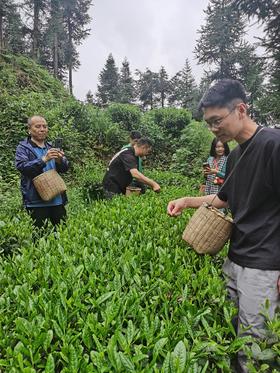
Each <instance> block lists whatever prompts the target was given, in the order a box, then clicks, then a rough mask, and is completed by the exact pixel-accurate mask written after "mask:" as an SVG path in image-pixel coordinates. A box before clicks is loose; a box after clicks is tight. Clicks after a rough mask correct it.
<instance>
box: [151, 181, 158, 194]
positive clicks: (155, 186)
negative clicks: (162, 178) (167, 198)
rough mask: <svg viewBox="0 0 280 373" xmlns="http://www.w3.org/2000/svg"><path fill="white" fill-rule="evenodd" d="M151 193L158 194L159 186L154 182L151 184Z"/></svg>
mask: <svg viewBox="0 0 280 373" xmlns="http://www.w3.org/2000/svg"><path fill="white" fill-rule="evenodd" d="M152 188H153V191H154V192H156V193H159V192H160V186H159V184H158V183H156V182H154V184H153V187H152Z"/></svg>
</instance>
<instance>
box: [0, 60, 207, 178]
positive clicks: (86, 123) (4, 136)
mask: <svg viewBox="0 0 280 373" xmlns="http://www.w3.org/2000/svg"><path fill="white" fill-rule="evenodd" d="M0 91H1V95H0V152H1V160H0V165H1V167H0V176H2V179H3V180H6V181H9V182H11V181H12V180H13V179H15V180H16V179H17V172H16V170H15V168H14V154H15V149H16V146H17V144H18V142H19V140H21V139H23V138H24V137H25V136H26V134H27V127H26V123H27V119H28V117H29V116H31V115H34V114H40V115H43V116H44V117H45V118H46V120H47V122H48V124H49V127H50V141H51V140H52V139H54V138H55V137H57V136H59V137H63V139H64V150H65V153H66V154H67V156H68V157H69V159H70V160H71V163H72V171H74V172H75V167H86V166H87V164H88V163H91V161H92V160H96V159H98V160H99V161H101V162H102V161H104V162H103V164H104V163H105V164H106V162H107V161H108V159H109V158H110V157H112V155H113V154H114V152H115V151H117V150H119V149H120V147H121V146H122V145H124V144H125V143H127V142H128V134H129V132H130V131H131V130H133V129H136V130H139V131H140V132H141V133H142V134H143V136H148V137H150V138H151V139H152V140H153V142H154V152H153V155H152V157H149V162H150V164H153V166H154V167H157V168H162V169H167V168H170V167H171V168H172V169H173V170H178V171H182V172H183V173H185V174H187V175H193V176H194V175H195V174H197V173H199V174H201V163H202V161H203V159H205V158H206V157H207V154H208V151H209V144H210V141H211V140H210V139H211V134H210V132H209V131H208V129H207V128H206V126H203V125H202V124H201V123H199V122H196V121H194V120H193V119H192V115H191V113H190V111H189V110H186V109H183V108H154V109H152V110H149V111H142V110H141V109H140V108H139V107H138V106H136V105H130V104H122V103H112V104H110V105H108V106H107V107H106V108H99V107H96V106H94V105H92V104H88V103H82V102H79V101H77V100H76V99H75V98H74V97H73V96H72V95H70V94H69V93H68V92H67V91H66V90H65V88H64V87H63V85H62V83H60V82H59V81H58V80H57V79H55V78H53V77H52V76H51V75H50V74H49V73H48V72H47V71H46V70H45V69H43V68H42V67H40V66H38V65H37V64H36V63H35V62H34V61H32V59H28V58H26V57H17V56H14V55H9V54H2V55H0ZM101 176H102V175H101ZM101 176H100V175H99V177H101Z"/></svg>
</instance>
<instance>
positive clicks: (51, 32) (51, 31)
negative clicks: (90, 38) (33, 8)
mask: <svg viewBox="0 0 280 373" xmlns="http://www.w3.org/2000/svg"><path fill="white" fill-rule="evenodd" d="M46 24H47V25H46V31H45V33H44V43H43V46H42V53H41V54H42V56H41V59H40V62H41V63H42V64H43V65H44V66H46V67H47V68H48V69H49V71H51V72H52V73H53V75H54V76H55V77H56V78H59V79H61V80H63V79H64V77H65V71H66V68H67V65H66V61H65V54H66V53H65V50H66V47H67V38H66V36H67V35H66V32H65V27H64V25H63V8H62V6H61V1H60V0H49V6H48V16H47V21H46Z"/></svg>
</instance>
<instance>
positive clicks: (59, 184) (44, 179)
mask: <svg viewBox="0 0 280 373" xmlns="http://www.w3.org/2000/svg"><path fill="white" fill-rule="evenodd" d="M33 184H34V186H35V188H36V190H37V192H38V193H39V195H40V197H41V198H42V200H43V201H50V200H51V199H53V198H54V197H56V196H57V195H58V194H61V193H63V192H65V191H66V185H65V182H64V180H63V179H62V177H61V176H60V175H59V174H58V173H57V171H56V170H48V171H46V172H43V173H42V174H40V175H39V176H36V177H34V179H33Z"/></svg>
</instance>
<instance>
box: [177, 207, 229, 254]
mask: <svg viewBox="0 0 280 373" xmlns="http://www.w3.org/2000/svg"><path fill="white" fill-rule="evenodd" d="M232 225H233V221H232V218H230V217H229V216H226V215H225V214H223V213H222V212H221V211H219V210H218V209H216V208H215V207H213V206H209V205H208V204H207V203H204V204H203V205H202V206H200V207H199V208H198V209H197V210H196V212H195V213H194V214H193V216H192V217H191V219H190V220H189V223H188V224H187V226H186V228H185V230H184V233H183V240H185V241H186V242H187V243H188V244H189V245H190V246H192V247H193V248H194V250H195V251H196V252H197V253H199V254H210V255H215V254H216V253H217V252H219V251H220V250H221V249H222V248H223V246H224V245H225V243H226V242H227V240H228V239H229V237H230V235H231V231H232Z"/></svg>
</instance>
